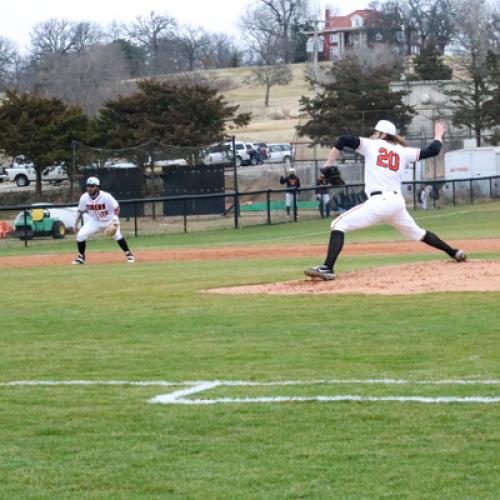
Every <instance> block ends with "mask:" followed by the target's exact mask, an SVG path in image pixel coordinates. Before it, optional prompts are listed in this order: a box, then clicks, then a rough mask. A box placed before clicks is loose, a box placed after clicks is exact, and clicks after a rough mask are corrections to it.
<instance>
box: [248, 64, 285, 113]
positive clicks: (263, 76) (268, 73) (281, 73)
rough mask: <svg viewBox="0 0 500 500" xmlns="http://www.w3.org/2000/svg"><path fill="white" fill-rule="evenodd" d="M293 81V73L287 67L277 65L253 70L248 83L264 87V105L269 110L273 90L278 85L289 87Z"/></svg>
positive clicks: (258, 67)
mask: <svg viewBox="0 0 500 500" xmlns="http://www.w3.org/2000/svg"><path fill="white" fill-rule="evenodd" d="M292 80H293V75H292V71H291V70H290V68H289V67H288V66H287V65H284V64H275V65H273V66H257V67H255V68H252V73H251V75H250V76H249V77H248V78H247V80H246V82H247V83H254V84H257V85H262V86H264V88H265V97H264V105H265V106H266V108H267V107H269V98H270V95H271V88H272V87H275V86H276V85H288V84H289V83H290V82H291V81H292Z"/></svg>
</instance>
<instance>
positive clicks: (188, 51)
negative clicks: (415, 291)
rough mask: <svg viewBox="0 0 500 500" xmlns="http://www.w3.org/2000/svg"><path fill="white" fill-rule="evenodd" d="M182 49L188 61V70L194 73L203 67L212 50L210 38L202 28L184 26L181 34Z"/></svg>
mask: <svg viewBox="0 0 500 500" xmlns="http://www.w3.org/2000/svg"><path fill="white" fill-rule="evenodd" d="M179 38H180V48H181V51H182V55H183V57H184V58H185V59H186V63H187V69H188V70H189V71H194V70H195V69H197V68H199V67H200V66H202V62H203V59H204V57H205V55H206V54H207V53H208V52H209V50H210V36H209V35H208V33H207V32H206V31H205V30H204V29H203V28H202V27H201V26H189V25H187V26H183V27H182V29H181V32H180V36H179Z"/></svg>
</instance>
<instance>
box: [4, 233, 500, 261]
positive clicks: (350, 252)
mask: <svg viewBox="0 0 500 500" xmlns="http://www.w3.org/2000/svg"><path fill="white" fill-rule="evenodd" d="M450 243H451V244H452V245H454V246H456V247H459V248H463V249H464V250H465V251H466V252H500V239H499V238H496V239H482V240H465V241H452V242H450ZM325 251H326V245H265V246H257V245H255V246H226V247H216V248H185V249H183V248H176V249H161V250H142V251H138V252H137V253H136V257H137V261H138V262H139V263H140V262H168V261H195V260H234V259H280V258H286V257H290V256H293V257H311V258H312V259H315V260H313V261H312V262H311V264H316V263H318V262H316V260H317V259H318V258H323V257H324V255H325ZM430 253H439V252H436V251H435V250H433V249H432V248H430V247H428V246H427V245H424V244H422V243H419V242H412V241H398V242H383V243H351V244H347V245H346V246H345V249H344V251H343V253H342V255H345V256H367V255H368V256H369V255H393V254H430ZM74 256H75V254H67V253H66V254H53V255H21V256H9V257H0V268H2V267H3V268H5V267H11V268H12V267H38V266H63V265H68V264H69V263H70V262H71V260H72V259H73V258H74ZM123 262H124V258H123V254H122V253H121V252H120V251H119V249H118V248H117V249H116V250H115V251H113V252H99V253H92V251H90V252H89V253H88V256H87V263H88V264H116V263H123Z"/></svg>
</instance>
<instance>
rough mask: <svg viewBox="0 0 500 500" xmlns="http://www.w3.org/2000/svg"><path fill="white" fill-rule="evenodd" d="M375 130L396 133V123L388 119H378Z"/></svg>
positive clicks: (390, 133) (389, 133)
mask: <svg viewBox="0 0 500 500" xmlns="http://www.w3.org/2000/svg"><path fill="white" fill-rule="evenodd" d="M375 130H376V131H377V132H382V133H383V134H388V135H396V134H397V131H396V125H394V123H392V122H390V121H389V120H380V121H379V122H378V123H377V125H375Z"/></svg>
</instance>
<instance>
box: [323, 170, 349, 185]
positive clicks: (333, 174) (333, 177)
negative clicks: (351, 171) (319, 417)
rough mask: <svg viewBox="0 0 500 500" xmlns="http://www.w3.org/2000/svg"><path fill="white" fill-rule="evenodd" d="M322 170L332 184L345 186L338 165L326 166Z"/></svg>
mask: <svg viewBox="0 0 500 500" xmlns="http://www.w3.org/2000/svg"><path fill="white" fill-rule="evenodd" d="M320 172H321V173H322V174H323V175H324V176H325V179H326V181H327V182H328V184H331V185H332V186H345V182H344V181H343V179H342V177H341V175H340V170H339V169H338V167H324V168H322V169H321V170H320Z"/></svg>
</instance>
